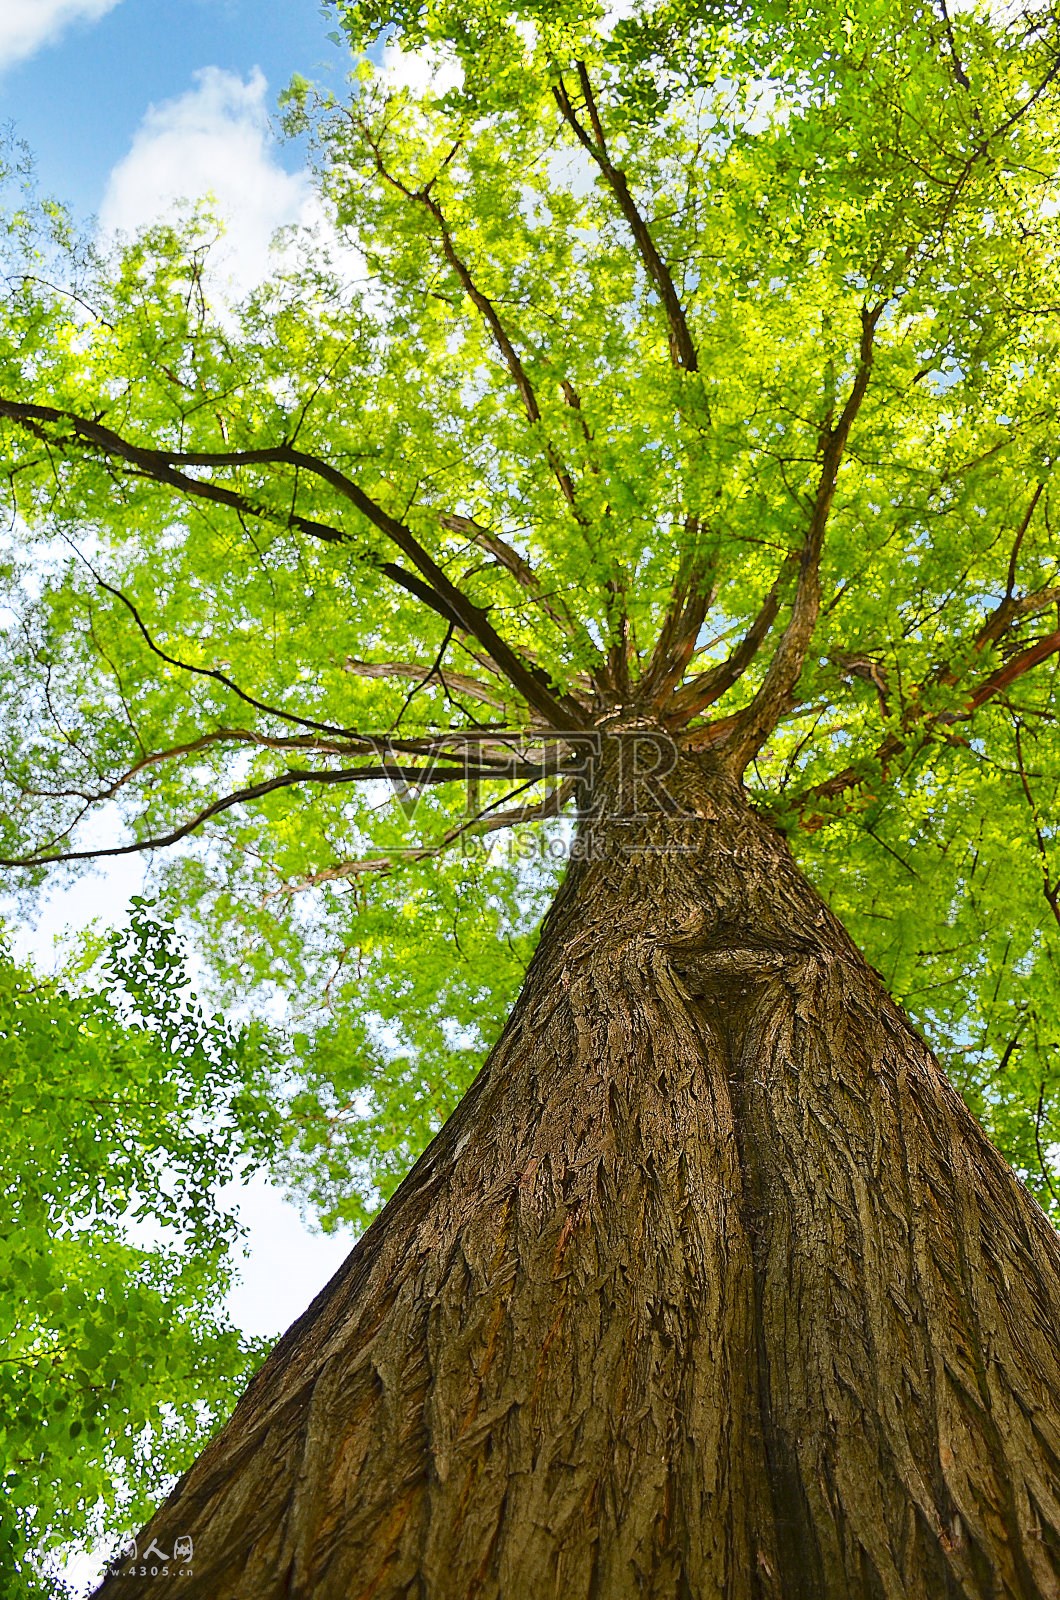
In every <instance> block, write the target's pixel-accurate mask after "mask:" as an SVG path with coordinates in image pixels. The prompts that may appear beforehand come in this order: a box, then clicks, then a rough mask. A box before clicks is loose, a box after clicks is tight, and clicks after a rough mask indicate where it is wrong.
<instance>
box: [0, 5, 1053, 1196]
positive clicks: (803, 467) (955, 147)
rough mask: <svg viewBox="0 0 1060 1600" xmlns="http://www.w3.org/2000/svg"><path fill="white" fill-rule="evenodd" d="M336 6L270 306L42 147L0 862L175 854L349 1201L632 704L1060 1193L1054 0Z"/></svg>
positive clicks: (311, 1186) (191, 238)
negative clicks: (608, 8)
mask: <svg viewBox="0 0 1060 1600" xmlns="http://www.w3.org/2000/svg"><path fill="white" fill-rule="evenodd" d="M336 12H337V14H338V15H339V17H340V19H341V23H342V28H343V33H344V36H345V37H346V39H347V40H348V43H349V45H350V48H351V52H352V56H351V59H352V63H353V65H352V72H351V76H350V80H349V84H348V87H347V90H346V92H345V93H343V94H342V95H334V94H329V93H326V92H323V91H318V90H315V89H313V88H312V87H311V86H310V85H308V84H305V83H296V84H294V85H293V86H292V89H291V91H290V94H289V97H288V118H289V122H290V125H291V127H292V129H294V130H296V131H301V132H307V131H308V132H309V134H310V135H311V138H312V140H313V147H314V150H315V161H316V171H317V177H318V181H319V186H320V190H321V194H322V196H323V197H324V199H325V202H326V206H327V210H328V215H329V217H330V219H331V220H330V223H329V224H328V226H327V227H326V228H322V229H321V230H320V232H319V234H318V236H317V237H315V238H312V237H309V236H302V237H299V238H297V239H295V240H293V241H289V242H288V245H287V247H286V249H285V250H284V252H283V253H282V254H281V255H280V256H278V258H277V266H276V271H275V273H274V275H273V276H272V277H271V278H270V279H269V280H268V281H267V282H266V283H264V284H263V285H262V286H261V287H260V288H259V289H258V290H256V291H255V292H254V293H253V294H251V295H250V296H249V297H248V298H247V299H246V301H245V302H244V303H243V304H241V305H239V306H232V305H230V304H226V303H225V302H224V300H223V297H222V296H221V295H220V294H219V293H218V292H217V290H216V286H215V284H214V282H213V280H211V276H210V260H211V250H212V246H213V242H214V240H215V238H216V228H215V225H214V224H213V222H212V220H211V219H210V217H209V215H208V214H207V213H200V214H198V215H197V216H195V217H192V218H189V219H188V221H187V223H186V225H184V226H181V227H175V228H172V229H161V228H158V229H155V230H153V231H151V232H149V233H147V234H145V235H144V236H143V237H142V238H140V239H138V240H136V241H134V242H132V243H130V244H129V245H128V246H127V247H126V248H124V249H123V250H121V251H120V252H117V253H111V254H100V253H99V252H98V251H96V250H93V249H86V248H84V247H83V245H82V244H81V243H79V241H78V240H77V239H76V238H75V236H74V234H73V232H72V230H71V227H70V224H69V222H68V220H67V219H66V218H65V216H64V215H63V214H62V213H61V212H60V211H58V210H57V209H56V208H55V207H54V206H52V205H49V204H42V203H41V202H39V201H37V200H36V199H35V198H34V197H33V196H32V194H31V193H30V192H29V191H27V190H24V189H23V190H21V191H20V190H19V187H18V185H19V181H20V179H19V173H18V172H17V170H13V171H12V172H11V174H10V179H11V184H10V185H9V186H10V187H11V188H12V201H11V206H10V208H9V211H8V214H7V215H8V221H7V235H6V252H7V255H6V267H5V272H6V279H7V286H8V294H7V299H6V303H5V310H4V314H3V320H2V324H0V427H2V432H3V440H4V462H5V473H6V481H7V486H8V494H9V504H10V507H11V514H12V519H13V522H12V527H13V535H12V540H11V545H12V549H11V554H10V559H9V563H8V567H7V595H6V599H5V607H6V609H5V613H4V615H5V617H6V618H7V619H8V622H7V624H6V626H5V630H4V656H3V662H4V667H3V670H4V673H5V675H6V680H7V683H8V685H9V692H8V693H7V694H6V695H5V704H4V716H5V717H6V719H7V725H6V727H5V729H4V736H3V746H2V747H3V750H4V755H3V758H2V785H3V792H4V808H3V810H4V817H3V822H2V829H3V833H2V839H0V850H2V854H3V858H4V861H5V864H6V865H7V867H8V868H10V869H11V871H12V873H13V874H18V875H20V876H18V879H17V881H19V882H28V883H32V882H33V881H35V875H39V874H40V873H42V872H44V871H46V870H50V869H51V868H52V867H53V866H54V865H55V864H56V863H59V862H63V861H65V862H72V863H74V864H75V865H76V864H77V863H78V862H83V861H85V860H88V859H90V858H93V857H99V856H105V855H107V854H108V853H111V854H113V853H115V852H126V851H137V852H140V851H156V850H159V849H161V847H162V846H163V845H165V844H167V843H179V842H181V841H186V840H187V841H191V842H192V846H191V847H190V848H188V849H186V850H185V851H184V853H183V854H181V855H180V856H179V857H178V859H176V861H175V862H172V863H171V864H170V865H169V867H168V868H164V869H160V870H165V871H167V873H168V882H169V892H170V893H172V894H173V895H174V896H175V897H176V903H178V904H180V905H181V906H182V907H183V908H184V910H185V912H186V914H187V915H189V916H194V917H195V918H197V919H198V921H199V923H200V925H201V928H202V930H203V937H204V941H205V946H206V947H208V948H209V951H210V953H211V959H212V961H213V963H214V968H215V971H216V972H217V974H218V977H219V981H221V982H222V983H223V984H225V985H228V986H229V987H230V988H234V989H239V988H240V987H245V986H246V985H247V984H251V983H253V984H256V985H261V986H265V987H266V988H267V987H269V986H272V987H273V988H275V989H276V990H278V991H279V992H281V993H282V994H284V995H285V996H287V997H288V998H289V1000H290V1004H291V1006H292V1009H293V1011H294V1013H296V1014H297V1015H299V1016H301V1018H302V1020H300V1021H297V1024H296V1025H297V1027H298V1029H299V1033H298V1038H297V1050H298V1063H297V1074H298V1077H297V1082H295V1083H294V1085H293V1088H292V1090H291V1095H290V1102H289V1106H288V1110H289V1112H290V1115H289V1117H288V1119H287V1121H286V1124H285V1130H286V1148H287V1158H286V1168H285V1170H286V1171H287V1172H288V1175H289V1176H290V1177H291V1178H292V1180H293V1181H294V1182H296V1183H300V1184H302V1185H304V1186H305V1187H306V1189H307V1191H308V1192H309V1193H311V1194H312V1195H313V1196H314V1197H315V1198H316V1200H317V1201H318V1202H319V1203H320V1204H321V1205H322V1206H323V1207H324V1210H325V1214H326V1215H327V1216H329V1217H333V1218H339V1217H352V1218H356V1219H363V1218H364V1217H365V1216H366V1215H368V1214H369V1213H370V1211H371V1209H372V1208H373V1207H374V1206H375V1205H376V1204H377V1203H378V1201H379V1199H380V1197H381V1196H385V1195H386V1194H387V1193H388V1192H389V1191H390V1189H391V1188H392V1187H393V1185H394V1183H395V1182H396V1181H397V1178H398V1177H399V1176H400V1175H401V1173H402V1171H403V1170H404V1169H405V1167H406V1166H407V1164H408V1161H409V1160H410V1159H411V1157H412V1156H414V1155H415V1154H416V1152H417V1151H418V1150H419V1149H420V1148H421V1147H422V1145H423V1144H424V1142H425V1140H426V1138H427V1137H428V1136H429V1134H430V1132H431V1131H432V1130H433V1129H434V1128H435V1127H437V1125H438V1123H439V1121H440V1120H441V1119H442V1117H443V1116H444V1115H445V1113H446V1112H447V1110H448V1109H450V1108H451V1107H452V1105H453V1104H454V1103H455V1100H456V1098H457V1097H458V1095H459V1093H460V1091H461V1089H462V1088H463V1086H464V1085H465V1083H466V1082H467V1080H468V1078H469V1077H470V1075H471V1072H472V1071H473V1068H474V1064H475V1063H476V1062H477V1061H478V1060H479V1059H480V1057H481V1053H482V1048H483V1046H484V1045H485V1044H487V1043H488V1042H489V1040H490V1039H491V1038H492V1037H493V1036H494V1035H495V1033H496V1031H497V1029H498V1027H499V1023H500V1020H501V1018H502V1017H503V1015H504V1011H505V1008H506V1004H507V1001H508V999H509V998H510V995H511V993H512V992H513V990H514V988H515V985H516V983H517V981H518V978H519V976H520V974H521V972H522V970H523V967H524V965H525V960H526V956H527V953H528V951H529V948H530V946H531V944H532V940H533V932H534V927H535V924H536V919H537V917H538V916H539V914H540V911H541V910H542V908H543V906H544V904H545V903H546V901H547V896H548V893H549V889H550V886H551V885H552V883H554V881H555V879H556V876H557V874H558V872H559V871H560V864H559V863H558V862H557V860H556V859H555V858H554V856H553V854H550V852H549V851H548V850H547V849H542V848H540V847H532V846H529V845H528V846H527V847H525V848H521V849H517V850H507V849H505V848H504V847H503V843H502V841H503V840H504V838H505V836H506V832H507V830H514V834H513V835H511V836H514V837H516V838H518V839H520V840H525V839H526V838H527V835H528V834H530V833H531V832H533V833H534V834H535V836H540V837H541V838H544V839H545V840H546V841H552V842H553V843H556V844H561V843H562V840H563V838H564V836H565V824H564V821H563V816H564V812H565V809H568V810H569V807H570V806H571V804H572V803H573V800H574V793H575V787H576V784H575V780H576V777H577V774H578V772H579V771H582V770H583V769H584V751H585V741H586V739H589V738H591V736H592V735H593V733H594V731H596V730H599V729H601V728H611V727H624V726H629V725H632V724H643V725H646V726H650V727H652V728H655V729H658V730H660V731H661V732H662V733H665V734H666V735H667V736H669V737H672V738H673V739H674V740H675V741H676V742H677V744H678V746H680V747H681V748H696V749H703V750H711V751H725V752H726V753H727V754H728V756H729V757H730V759H731V761H732V762H733V763H734V765H735V766H736V767H737V768H739V769H742V770H743V771H744V774H745V781H746V782H747V784H748V786H749V787H750V789H751V791H752V793H753V794H754V795H755V797H756V800H757V803H758V804H759V806H760V807H762V808H764V809H766V810H768V812H769V813H770V815H771V816H772V817H773V819H774V820H775V822H776V824H777V826H779V827H781V828H783V829H784V830H785V831H786V832H787V833H788V836H789V839H790V842H791V844H792V846H793V848H794V850H795V851H796V853H797V854H798V856H799V859H800V860H801V862H802V863H803V864H804V866H805V867H806V869H807V871H808V872H809V873H810V875H811V876H812V878H813V879H814V881H815V882H816V883H817V884H818V885H819V886H820V888H821V889H822V890H823V891H824V892H825V893H826V895H827V896H828V898H829V899H830V901H831V903H832V905H833V906H834V908H835V909H836V911H837V912H838V914H839V915H840V916H841V918H842V919H843V920H844V922H845V923H846V925H847V927H848V928H849V929H850V931H851V932H852V934H853V935H854V937H855V938H856V939H857V940H858V942H859V943H860V944H861V946H862V948H863V949H865V950H866V952H867V953H868V954H869V957H870V959H871V960H872V961H873V962H874V963H875V964H876V965H877V966H878V967H879V968H880V970H881V972H882V973H883V975H884V977H885V979H886V981H887V983H888V985H889V986H890V987H891V989H892V991H893V992H894V993H895V994H896V996H897V997H898V998H899V999H900V1000H902V1001H903V1002H904V1004H905V1005H906V1006H907V1007H908V1009H909V1010H910V1012H911V1013H912V1015H913V1016H914V1018H915V1019H916V1020H917V1021H918V1023H919V1024H920V1025H921V1026H922V1027H923V1028H924V1030H925V1031H926V1032H927V1033H928V1034H929V1036H930V1037H931V1039H932V1042H933V1043H934V1044H935V1046H936V1047H937V1048H938V1049H939V1051H940V1054H941V1056H942V1058H943V1060H944V1062H945V1064H946V1066H947V1068H948V1070H949V1072H950V1074H951V1076H952V1078H953V1080H954V1082H955V1083H956V1084H957V1085H958V1086H959V1087H960V1088H961V1090H962V1091H963V1093H964V1094H965V1096H966V1098H967V1099H968V1101H969V1103H970V1104H971V1105H972V1107H973V1109H974V1110H975V1111H976V1113H977V1115H978V1116H979V1117H980V1118H981V1120H982V1121H983V1122H984V1124H985V1125H986V1127H987V1129H988V1131H989V1132H990V1134H991V1136H992V1137H993V1138H994V1140H995V1141H996V1142H997V1143H998V1145H999V1146H1000V1147H1001V1148H1002V1150H1003V1151H1004V1152H1005V1153H1006V1154H1007V1155H1008V1157H1009V1158H1010V1160H1011V1161H1012V1162H1013V1163H1014V1165H1015V1166H1016V1168H1017V1170H1018V1171H1019V1172H1020V1174H1021V1175H1022V1176H1023V1177H1024V1178H1025V1180H1026V1181H1027V1182H1028V1183H1029V1184H1030V1186H1031V1187H1032V1189H1033V1190H1034V1192H1035V1193H1036V1194H1037V1196H1038V1197H1039V1199H1041V1200H1042V1202H1043V1203H1044V1204H1045V1205H1046V1206H1055V1205H1056V1203H1057V1193H1058V1192H1060V1180H1057V1179H1056V1178H1055V1177H1054V1176H1052V1175H1051V1173H1050V1167H1049V1149H1050V1146H1051V1145H1052V1144H1054V1143H1055V1141H1056V1138H1057V1133H1056V1126H1057V1123H1056V1119H1057V1116H1058V1113H1060V1099H1058V1095H1060V1074H1058V1072H1057V1066H1056V1038H1057V1025H1058V1016H1060V973H1058V968H1057V953H1058V944H1057V940H1058V937H1060V846H1058V845H1057V843H1056V839H1055V829H1054V826H1053V824H1052V822H1051V820H1050V819H1051V816H1052V814H1053V808H1054V804H1055V798H1056V793H1057V786H1058V782H1060V761H1058V754H1057V741H1056V736H1055V717H1056V689H1055V684H1056V663H1057V659H1058V653H1060V558H1058V556H1057V545H1056V540H1055V536H1054V533H1053V518H1054V517H1055V515H1056V499H1055V495H1056V491H1055V487H1054V480H1053V456H1054V452H1055V423H1054V417H1055V410H1056V395H1055V393H1054V390H1055V387H1056V384H1057V377H1056V371H1057V365H1056V359H1055V358H1056V342H1057V315H1058V307H1060V264H1058V259H1057V222H1056V209H1057V186H1056V176H1055V175H1056V172H1057V170H1058V143H1060V123H1058V117H1057V108H1056V91H1055V83H1056V79H1057V76H1058V74H1060V41H1058V40H1057V37H1056V32H1055V26H1054V19H1053V17H1052V15H1051V13H1050V12H1049V11H1048V10H1044V9H1043V10H1040V11H1034V12H1023V11H1014V12H1013V13H1011V14H1007V13H1006V14H1002V13H1000V12H998V11H996V10H993V11H988V10H987V9H986V8H971V9H961V10H960V11H959V12H947V10H946V9H945V7H943V6H939V7H937V8H933V7H930V6H927V5H921V4H914V3H901V4H899V5H893V4H888V5H886V6H884V5H882V4H874V3H859V4H858V5H856V6H849V5H843V6H840V5H837V4H833V3H829V0H805V3H802V0H800V3H799V4H796V5H783V6H780V5H772V4H751V3H749V4H747V5H744V6H733V7H724V8H721V7H714V6H709V5H703V4H696V3H691V4H689V3H686V0H675V3H672V4H668V3H663V4H659V5H652V4H650V3H644V4H638V5H634V6H633V7H631V8H629V10H628V14H627V12H626V10H625V8H624V9H623V14H622V15H621V16H619V17H616V16H615V15H614V14H611V13H605V12H604V10H603V9H602V8H600V7H595V6H592V5H586V4H584V3H581V0H570V3H567V0H557V3H550V4H537V3H528V4H525V5H522V6H520V7H518V8H511V7H510V6H508V5H501V4H497V5H488V4H483V5H477V6H475V7H469V6H467V5H465V4H455V3H453V4H445V3H439V4H436V5H431V6H429V7H425V6H413V5H409V6H408V7H404V6H399V5H387V6H386V7H383V6H375V5H340V6H337V7H336ZM384 35H386V37H388V38H389V39H390V40H391V43H392V44H393V42H394V41H397V42H400V43H401V44H402V46H403V47H404V48H405V49H406V50H408V51H412V50H419V51H423V52H426V54H427V59H428V61H429V63H430V64H431V65H432V66H433V68H434V69H435V70H434V72H433V76H429V81H427V83H426V86H425V87H421V88H418V89H412V88H407V87H401V86H400V84H399V82H398V81H397V80H398V77H399V74H396V73H395V71H394V67H393V61H394V58H393V55H392V54H391V56H390V58H389V60H390V66H389V67H388V66H387V65H386V64H385V58H384V61H383V64H381V61H380V51H379V49H378V48H377V45H378V43H379V41H380V39H381V38H382V37H383V36H384ZM366 50H367V51H368V53H367V54H365V53H364V52H365V51H366ZM401 59H405V60H406V61H407V60H408V57H405V58H399V64H400V60H401ZM16 686H17V687H16ZM104 835H105V837H104ZM294 1071H295V1069H294V1067H293V1068H292V1072H294ZM351 1173H352V1174H353V1179H352V1181H353V1183H354V1186H355V1188H356V1193H354V1194H351V1176H350V1175H351ZM1054 1185H1056V1190H1055V1191H1054Z"/></svg>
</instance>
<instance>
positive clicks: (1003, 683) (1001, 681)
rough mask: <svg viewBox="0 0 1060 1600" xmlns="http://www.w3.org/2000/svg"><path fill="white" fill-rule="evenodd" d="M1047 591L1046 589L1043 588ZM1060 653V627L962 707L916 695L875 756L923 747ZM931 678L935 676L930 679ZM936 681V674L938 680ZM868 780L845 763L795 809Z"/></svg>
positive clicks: (807, 820) (808, 822)
mask: <svg viewBox="0 0 1060 1600" xmlns="http://www.w3.org/2000/svg"><path fill="white" fill-rule="evenodd" d="M1042 592H1045V591H1042ZM1027 598H1028V599H1037V598H1038V597H1037V596H1028V597H1027ZM1057 654H1060V628H1058V629H1056V630H1055V632H1053V633H1050V634H1047V635H1046V636H1045V637H1044V638H1042V639H1038V640H1036V641H1035V643H1034V644H1033V645H1031V646H1030V647H1029V648H1028V649H1026V650H1023V651H1021V652H1020V654H1019V655H1016V656H1013V657H1012V658H1011V659H1010V660H1009V661H1007V662H1006V663H1005V665H1004V666H1003V667H1001V668H999V669H998V671H996V672H992V673H991V674H990V675H989V677H987V678H984V679H983V681H982V682H981V683H979V684H977V685H976V686H975V687H974V688H973V689H971V690H970V691H969V692H967V693H966V694H965V697H964V700H963V704H962V707H961V710H960V711H937V712H926V711H925V710H924V708H923V707H922V706H920V705H918V704H917V701H916V700H915V699H914V700H913V703H912V707H911V709H910V710H909V711H907V713H906V717H905V725H904V727H903V731H902V733H900V734H899V733H889V734H888V735H887V737H886V738H885V739H884V740H882V742H881V743H880V744H879V745H877V747H876V750H875V751H874V752H873V760H874V761H877V762H879V763H881V765H883V764H885V763H886V762H888V761H890V760H892V759H893V758H894V757H895V756H896V755H901V754H903V753H904V752H906V751H908V750H909V749H910V748H921V747H922V746H923V745H925V744H926V743H927V741H928V739H930V737H931V731H932V729H933V728H934V727H935V726H937V725H941V726H942V727H952V726H953V724H954V723H957V722H963V721H964V720H965V719H966V718H967V717H970V716H971V715H972V713H973V712H975V711H977V710H979V709H980V707H982V706H984V705H986V703H987V702H988V701H989V700H992V699H994V698H995V697H996V696H998V695H1000V694H1003V693H1004V691H1005V690H1006V689H1009V688H1011V687H1012V685H1013V684H1014V683H1015V682H1017V680H1018V679H1020V678H1022V677H1024V676H1025V675H1026V674H1027V673H1028V672H1031V671H1033V669H1034V668H1035V667H1037V666H1040V665H1041V663H1042V662H1043V661H1046V660H1048V659H1049V657H1050V656H1054V655H1057ZM929 681H932V680H929ZM934 681H937V678H936V680H934ZM864 781H865V777H864V773H863V772H861V771H859V770H858V768H857V767H844V769H843V770H842V771H841V772H837V773H834V774H833V776H832V777H830V778H826V779H824V781H823V782H821V783H816V784H814V785H813V787H812V788H811V789H808V790H806V792H805V793H804V794H803V795H800V796H799V798H798V799H797V800H796V801H794V802H793V803H794V807H795V809H796V810H798V811H800V812H803V813H806V812H807V810H808V808H809V807H812V805H813V804H814V802H815V801H819V800H834V799H838V797H839V796H840V795H841V794H845V793H846V792H847V791H848V790H850V789H856V788H858V787H860V785H861V784H862V783H863V782H864ZM821 821H823V818H821V817H816V818H814V817H813V814H812V812H811V813H810V814H809V816H808V817H804V821H803V826H804V827H815V826H820V823H821Z"/></svg>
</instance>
